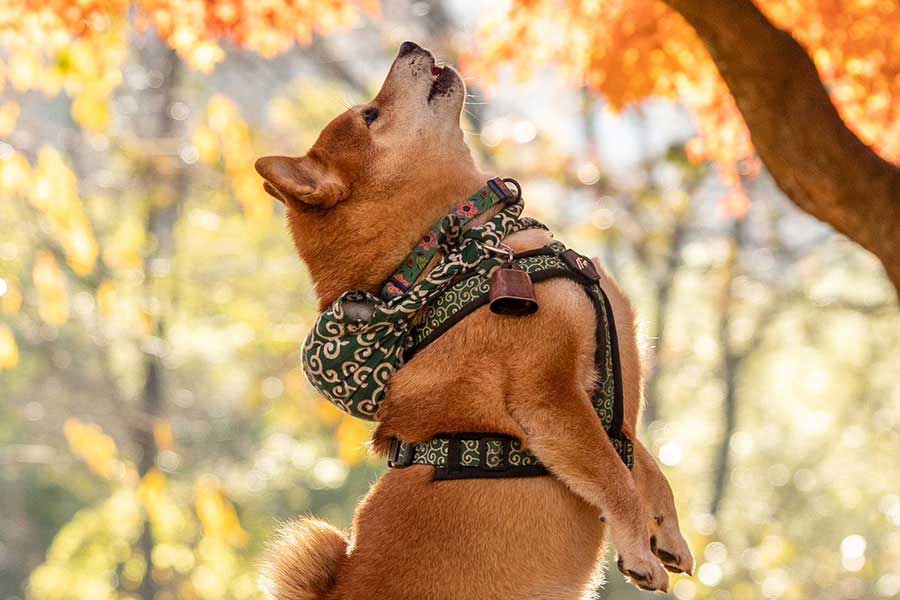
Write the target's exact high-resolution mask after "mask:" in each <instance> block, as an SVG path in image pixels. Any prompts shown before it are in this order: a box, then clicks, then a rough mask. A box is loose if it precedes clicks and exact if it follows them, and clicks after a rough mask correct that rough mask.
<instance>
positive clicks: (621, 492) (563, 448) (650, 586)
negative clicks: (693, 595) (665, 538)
mask: <svg viewBox="0 0 900 600" xmlns="http://www.w3.org/2000/svg"><path fill="white" fill-rule="evenodd" d="M557 375H558V376H557V377H554V379H555V382H554V383H555V385H546V383H547V382H544V383H545V385H536V386H534V387H533V388H532V390H531V393H528V394H523V395H517V397H518V400H516V401H513V402H511V403H510V406H509V409H510V413H511V415H512V417H513V418H514V419H515V420H516V421H517V422H518V423H519V425H520V426H521V427H522V429H523V430H524V431H525V432H526V433H527V440H526V442H527V445H528V448H529V449H530V450H531V451H532V452H534V453H535V454H536V455H537V457H538V458H539V459H540V461H541V462H542V463H543V464H544V465H545V466H546V467H547V468H548V469H549V470H550V471H552V472H553V474H554V475H556V476H557V477H558V478H559V479H560V480H561V481H562V482H563V483H565V484H566V485H567V486H568V487H569V488H570V489H571V490H572V491H573V492H575V493H576V494H578V495H579V496H581V497H582V498H583V499H584V500H586V501H587V502H588V503H590V504H592V505H593V506H595V507H597V508H599V509H600V511H601V514H602V515H603V517H604V518H605V520H606V523H607V524H608V525H609V528H610V533H611V536H612V540H613V544H614V545H615V547H616V550H617V551H618V553H619V569H620V570H621V571H622V572H623V573H624V574H625V575H626V576H628V577H629V578H630V579H631V580H632V582H633V583H634V584H635V585H637V586H638V587H640V588H643V589H645V590H649V591H662V592H664V591H666V590H667V589H668V575H667V574H666V571H665V569H664V568H663V566H662V565H661V564H660V562H659V560H658V559H657V557H656V556H655V555H654V554H653V551H652V549H651V545H650V532H649V531H648V529H647V526H648V519H649V517H648V515H647V513H646V511H645V509H644V505H643V502H642V500H641V498H640V495H639V494H638V492H637V488H636V486H635V482H634V479H632V477H631V473H630V472H629V471H628V468H627V467H626V466H625V465H624V464H623V463H622V460H621V459H620V458H619V455H618V454H616V451H615V448H613V445H612V443H611V442H610V441H609V437H608V436H607V435H606V432H605V431H604V430H603V426H602V425H601V423H600V420H599V419H598V418H597V414H596V412H594V409H593V407H592V406H591V403H590V399H589V397H588V394H587V392H585V391H584V390H583V389H580V388H579V387H578V386H577V385H575V384H574V381H575V378H574V376H571V374H570V373H567V374H565V375H563V374H557ZM559 375H563V376H561V377H560V376H559ZM567 375H568V377H567ZM542 389H543V390H548V393H547V394H546V395H544V396H542V395H541V394H540V393H535V390H542Z"/></svg>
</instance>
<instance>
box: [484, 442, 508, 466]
mask: <svg viewBox="0 0 900 600" xmlns="http://www.w3.org/2000/svg"><path fill="white" fill-rule="evenodd" d="M492 442H495V443H496V444H498V445H499V449H497V450H496V454H493V455H492V448H491V447H490V444H491V443H492ZM509 444H510V441H509V438H503V437H483V438H479V439H478V459H479V460H478V462H479V465H478V468H479V469H481V470H482V471H505V470H506V469H508V468H509Z"/></svg>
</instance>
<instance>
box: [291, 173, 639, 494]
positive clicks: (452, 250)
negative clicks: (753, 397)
mask: <svg viewBox="0 0 900 600" xmlns="http://www.w3.org/2000/svg"><path fill="white" fill-rule="evenodd" d="M516 187H517V188H518V184H516ZM498 203H502V204H504V207H503V209H502V210H501V211H500V212H499V213H498V214H497V215H496V216H495V217H494V218H492V219H491V220H490V221H488V222H487V223H485V224H484V225H481V226H479V227H473V228H471V229H469V230H468V231H464V228H463V225H464V224H465V223H466V222H467V221H468V220H471V219H472V218H474V216H477V215H478V214H481V213H483V212H485V211H486V210H487V209H488V208H490V207H491V206H493V205H495V204H498ZM521 212H522V201H521V197H520V195H519V194H513V193H512V192H511V191H510V190H509V188H507V186H506V185H505V184H504V183H503V181H501V180H499V179H495V180H491V181H490V182H488V185H486V186H485V187H484V188H483V189H482V190H480V191H479V192H477V193H476V194H473V196H471V197H470V198H469V199H468V200H467V201H466V202H465V203H463V204H462V205H461V206H460V208H458V209H457V210H456V211H454V213H451V214H450V215H448V216H447V217H445V218H444V219H443V220H442V221H441V222H440V223H438V224H437V225H436V226H435V227H434V228H433V229H432V230H431V231H429V232H428V233H427V234H426V235H425V236H424V237H423V239H422V241H420V243H419V244H418V245H417V246H416V248H415V249H414V250H413V252H412V253H411V254H410V257H409V258H408V259H407V260H406V261H404V263H403V264H402V265H401V267H400V269H399V270H398V271H397V273H395V274H394V275H393V276H392V277H391V278H390V279H388V282H387V283H386V284H385V286H384V288H383V289H382V291H381V294H380V296H375V295H373V294H369V293H367V292H363V291H350V292H345V293H344V294H342V295H341V296H340V297H339V298H338V299H337V300H336V301H335V302H334V303H333V304H332V305H331V306H330V307H329V308H328V309H327V310H326V311H325V312H324V313H322V315H320V317H319V319H318V320H317V321H316V324H315V326H314V327H313V328H312V330H311V331H310V333H309V335H308V336H307V339H306V341H305V343H304V346H303V351H302V362H303V367H304V370H305V371H306V374H307V377H308V378H309V380H310V382H311V383H312V384H313V386H314V387H315V388H316V389H317V390H318V391H319V392H321V393H322V394H323V395H324V396H325V397H326V398H328V400H330V401H331V402H332V403H333V404H334V405H335V406H337V407H338V408H340V409H341V410H343V411H345V412H347V413H348V414H351V415H353V416H356V417H360V418H364V419H368V420H377V412H378V409H379V407H380V406H381V403H382V402H383V401H384V399H385V397H386V395H387V391H388V383H389V381H390V377H391V375H393V373H394V372H396V371H397V369H399V368H400V367H402V365H403V364H405V363H406V362H407V361H409V360H410V359H411V358H412V357H413V356H414V355H415V354H416V353H417V352H420V351H421V350H422V349H424V348H425V347H427V346H428V345H429V344H431V343H432V342H433V341H434V340H436V339H437V338H439V337H440V336H441V335H442V334H443V333H445V332H446V331H447V330H448V329H449V328H450V327H452V326H453V325H455V324H457V323H459V322H460V321H461V320H462V319H464V318H465V317H466V316H467V315H469V314H471V313H472V312H474V311H475V310H477V309H478V308H480V307H482V306H484V305H485V304H486V303H487V302H488V294H489V290H490V278H491V274H492V273H493V271H494V270H495V269H497V268H499V267H501V266H502V265H503V264H504V263H505V261H506V260H507V259H506V258H504V257H502V256H498V254H497V252H496V250H497V248H498V247H501V246H502V240H503V238H505V237H507V236H509V235H511V234H512V233H515V232H516V231H522V230H525V229H533V228H543V227H544V226H543V225H541V224H540V223H538V222H536V221H534V220H532V219H528V218H523V217H521ZM438 251H440V252H441V256H442V259H441V260H440V262H439V263H438V264H437V266H435V268H434V269H432V270H431V272H430V273H428V274H427V275H426V276H424V277H422V278H421V279H419V280H418V281H417V278H419V276H420V275H421V273H422V272H423V271H424V270H425V268H426V266H427V265H428V264H429V263H430V262H431V259H432V258H433V257H434V256H435V254H436V253H437V252H438ZM514 263H515V265H516V266H517V267H519V268H521V269H523V270H525V271H526V272H527V273H528V274H529V275H530V277H531V279H532V281H534V282H535V283H537V282H540V281H545V280H548V279H556V278H567V279H570V280H572V281H575V282H577V283H579V284H580V285H581V287H582V289H583V290H584V291H585V293H586V294H587V295H588V297H589V298H590V299H591V302H592V303H593V305H594V311H595V314H596V323H597V324H596V331H597V343H596V354H595V358H594V360H595V365H596V370H597V384H596V386H595V388H594V390H593V393H592V395H591V402H592V404H593V406H594V409H595V411H596V413H597V416H598V418H599V419H600V421H601V422H602V423H603V427H604V429H605V430H606V432H607V434H608V435H609V438H610V441H611V442H612V443H613V446H614V447H615V448H616V451H617V452H618V453H619V455H620V457H621V458H622V460H623V461H624V462H625V464H626V465H628V467H629V468H631V467H632V465H633V448H632V443H631V441H630V440H629V439H628V437H627V436H626V435H625V434H624V433H623V432H622V419H623V413H624V407H623V398H622V377H621V364H620V360H619V351H618V340H617V337H616V328H615V323H614V322H613V314H612V309H611V307H610V304H609V299H608V298H607V296H606V294H605V292H604V291H603V289H602V288H601V287H600V285H599V283H598V282H599V279H600V277H599V275H598V274H597V271H596V269H594V266H593V264H592V263H591V261H590V260H589V259H587V258H585V257H583V256H581V255H580V254H578V253H576V252H575V251H573V250H567V249H566V248H565V247H564V246H563V245H562V244H560V243H558V242H552V243H551V244H550V245H549V246H547V247H544V248H540V249H537V250H531V251H528V252H524V253H521V254H517V255H515V258H514ZM416 317H420V318H416ZM497 318H526V317H503V316H498V317H497ZM388 465H389V466H391V467H394V468H403V467H408V466H411V465H431V466H434V467H435V479H469V478H486V477H527V476H538V475H547V474H548V471H547V470H546V468H545V467H544V466H543V465H541V464H540V461H538V459H537V457H535V456H534V455H533V454H532V453H531V452H529V451H528V450H527V449H524V448H523V447H522V443H521V441H520V440H518V439H516V438H513V437H510V436H507V435H500V434H495V433H485V432H472V433H465V432H460V433H448V434H442V435H439V436H437V437H435V438H433V439H431V440H429V441H427V442H423V443H419V444H412V443H408V442H405V441H401V440H394V441H393V443H392V445H391V451H390V457H389V460H388Z"/></svg>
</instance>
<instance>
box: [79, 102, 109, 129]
mask: <svg viewBox="0 0 900 600" xmlns="http://www.w3.org/2000/svg"><path fill="white" fill-rule="evenodd" d="M72 118H73V119H75V122H76V123H78V124H79V125H81V126H82V127H84V128H85V129H87V130H88V131H95V132H100V131H103V130H105V129H106V127H107V126H108V125H109V98H108V97H105V96H99V95H97V94H94V93H85V94H79V95H78V96H76V98H75V100H74V101H73V102H72Z"/></svg>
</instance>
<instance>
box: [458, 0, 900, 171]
mask: <svg viewBox="0 0 900 600" xmlns="http://www.w3.org/2000/svg"><path fill="white" fill-rule="evenodd" d="M757 4H758V5H759V6H760V8H761V9H762V10H763V11H764V12H765V13H766V14H767V16H769V17H770V18H771V19H772V20H773V21H774V22H775V24H776V25H777V26H779V27H782V28H784V29H787V30H788V31H790V32H791V33H792V34H793V35H794V36H795V37H796V38H797V39H798V40H799V41H800V43H801V44H803V45H804V46H805V47H806V48H807V50H808V51H809V52H810V54H811V56H812V57H813V59H814V60H815V62H816V65H817V67H818V69H819V73H820V75H821V76H822V79H823V82H824V83H825V86H826V88H827V89H828V90H829V92H830V93H831V97H832V100H833V101H834V103H835V105H836V106H837V108H838V110H839V111H840V113H841V115H842V116H843V118H844V119H845V120H846V122H847V123H848V125H849V126H850V127H851V128H852V129H853V130H854V131H855V132H856V133H857V134H858V135H859V136H860V137H861V138H862V139H863V141H865V142H866V143H868V144H870V145H872V146H873V147H874V148H875V149H876V150H877V151H878V152H879V153H880V154H881V155H882V156H883V157H885V158H886V159H888V160H892V161H897V160H898V159H900V36H898V35H897V31H898V30H900V4H898V3H897V2H892V1H884V0H882V1H879V0H791V1H790V2H783V1H781V0H759V1H758V2H757ZM482 31H483V35H480V36H478V40H479V45H478V47H477V48H476V49H475V50H474V51H473V52H472V53H471V54H470V55H469V56H468V58H467V66H468V68H469V69H470V70H472V71H476V72H477V73H476V75H479V76H481V77H485V78H489V77H491V76H493V75H494V73H495V72H496V67H497V65H498V64H500V63H505V64H511V65H513V66H515V67H516V69H517V71H518V72H519V73H520V74H522V75H530V74H531V73H532V72H534V71H535V70H536V69H538V68H540V67H542V66H545V65H547V64H554V65H558V66H559V67H560V68H561V70H562V71H563V73H564V74H565V75H566V76H567V77H568V78H570V79H571V80H572V81H573V82H575V83H578V84H581V83H585V84H587V85H588V86H589V87H590V88H591V89H593V90H594V91H596V92H598V93H600V94H602V95H603V96H604V97H606V98H607V99H608V101H609V102H610V103H611V104H612V106H613V107H616V108H621V107H624V106H627V105H629V104H632V103H635V102H638V101H641V100H644V99H646V98H650V97H665V98H672V99H678V100H680V101H681V102H683V103H684V104H685V105H686V106H687V107H688V109H689V110H690V111H691V113H692V114H693V116H694V119H695V122H696V126H697V130H698V139H697V140H695V141H693V142H692V143H690V144H689V147H688V151H689V154H690V156H691V157H692V158H693V159H695V160H713V161H715V162H717V163H718V164H719V165H720V166H721V167H722V174H723V176H724V177H725V179H726V180H727V181H729V182H730V183H732V184H733V185H735V186H736V187H738V186H739V181H740V174H739V171H738V165H739V164H740V163H741V162H743V161H746V162H747V163H748V164H747V165H746V166H748V167H749V168H750V170H751V172H752V170H754V169H755V168H756V167H757V164H756V160H755V154H754V151H753V146H752V144H751V141H750V136H749V132H748V131H747V129H746V127H745V125H744V123H743V120H742V119H741V116H740V114H739V112H738V110H737V107H736V106H735V104H734V101H733V99H732V98H731V95H730V94H729V92H728V89H727V88H726V86H725V84H724V82H723V81H722V80H721V78H720V77H719V74H718V72H717V70H716V67H715V65H714V64H713V62H712V60H711V59H710V58H709V55H708V54H707V52H706V49H705V48H704V46H703V44H702V43H701V42H700V40H699V39H698V38H697V36H696V35H695V34H694V31H693V30H692V29H691V28H690V27H689V26H688V25H687V23H685V22H684V20H683V19H682V18H681V16H680V15H678V14H677V13H675V12H674V11H672V10H671V9H669V8H668V7H667V6H666V5H665V4H664V3H663V2H662V0H628V1H624V0H605V1H603V0H565V1H563V0H527V1H526V0H518V1H513V2H512V3H511V5H510V6H509V9H508V10H505V11H504V10H501V11H498V12H495V14H494V15H493V16H491V17H489V18H487V19H486V20H485V22H484V24H483V29H482Z"/></svg>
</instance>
